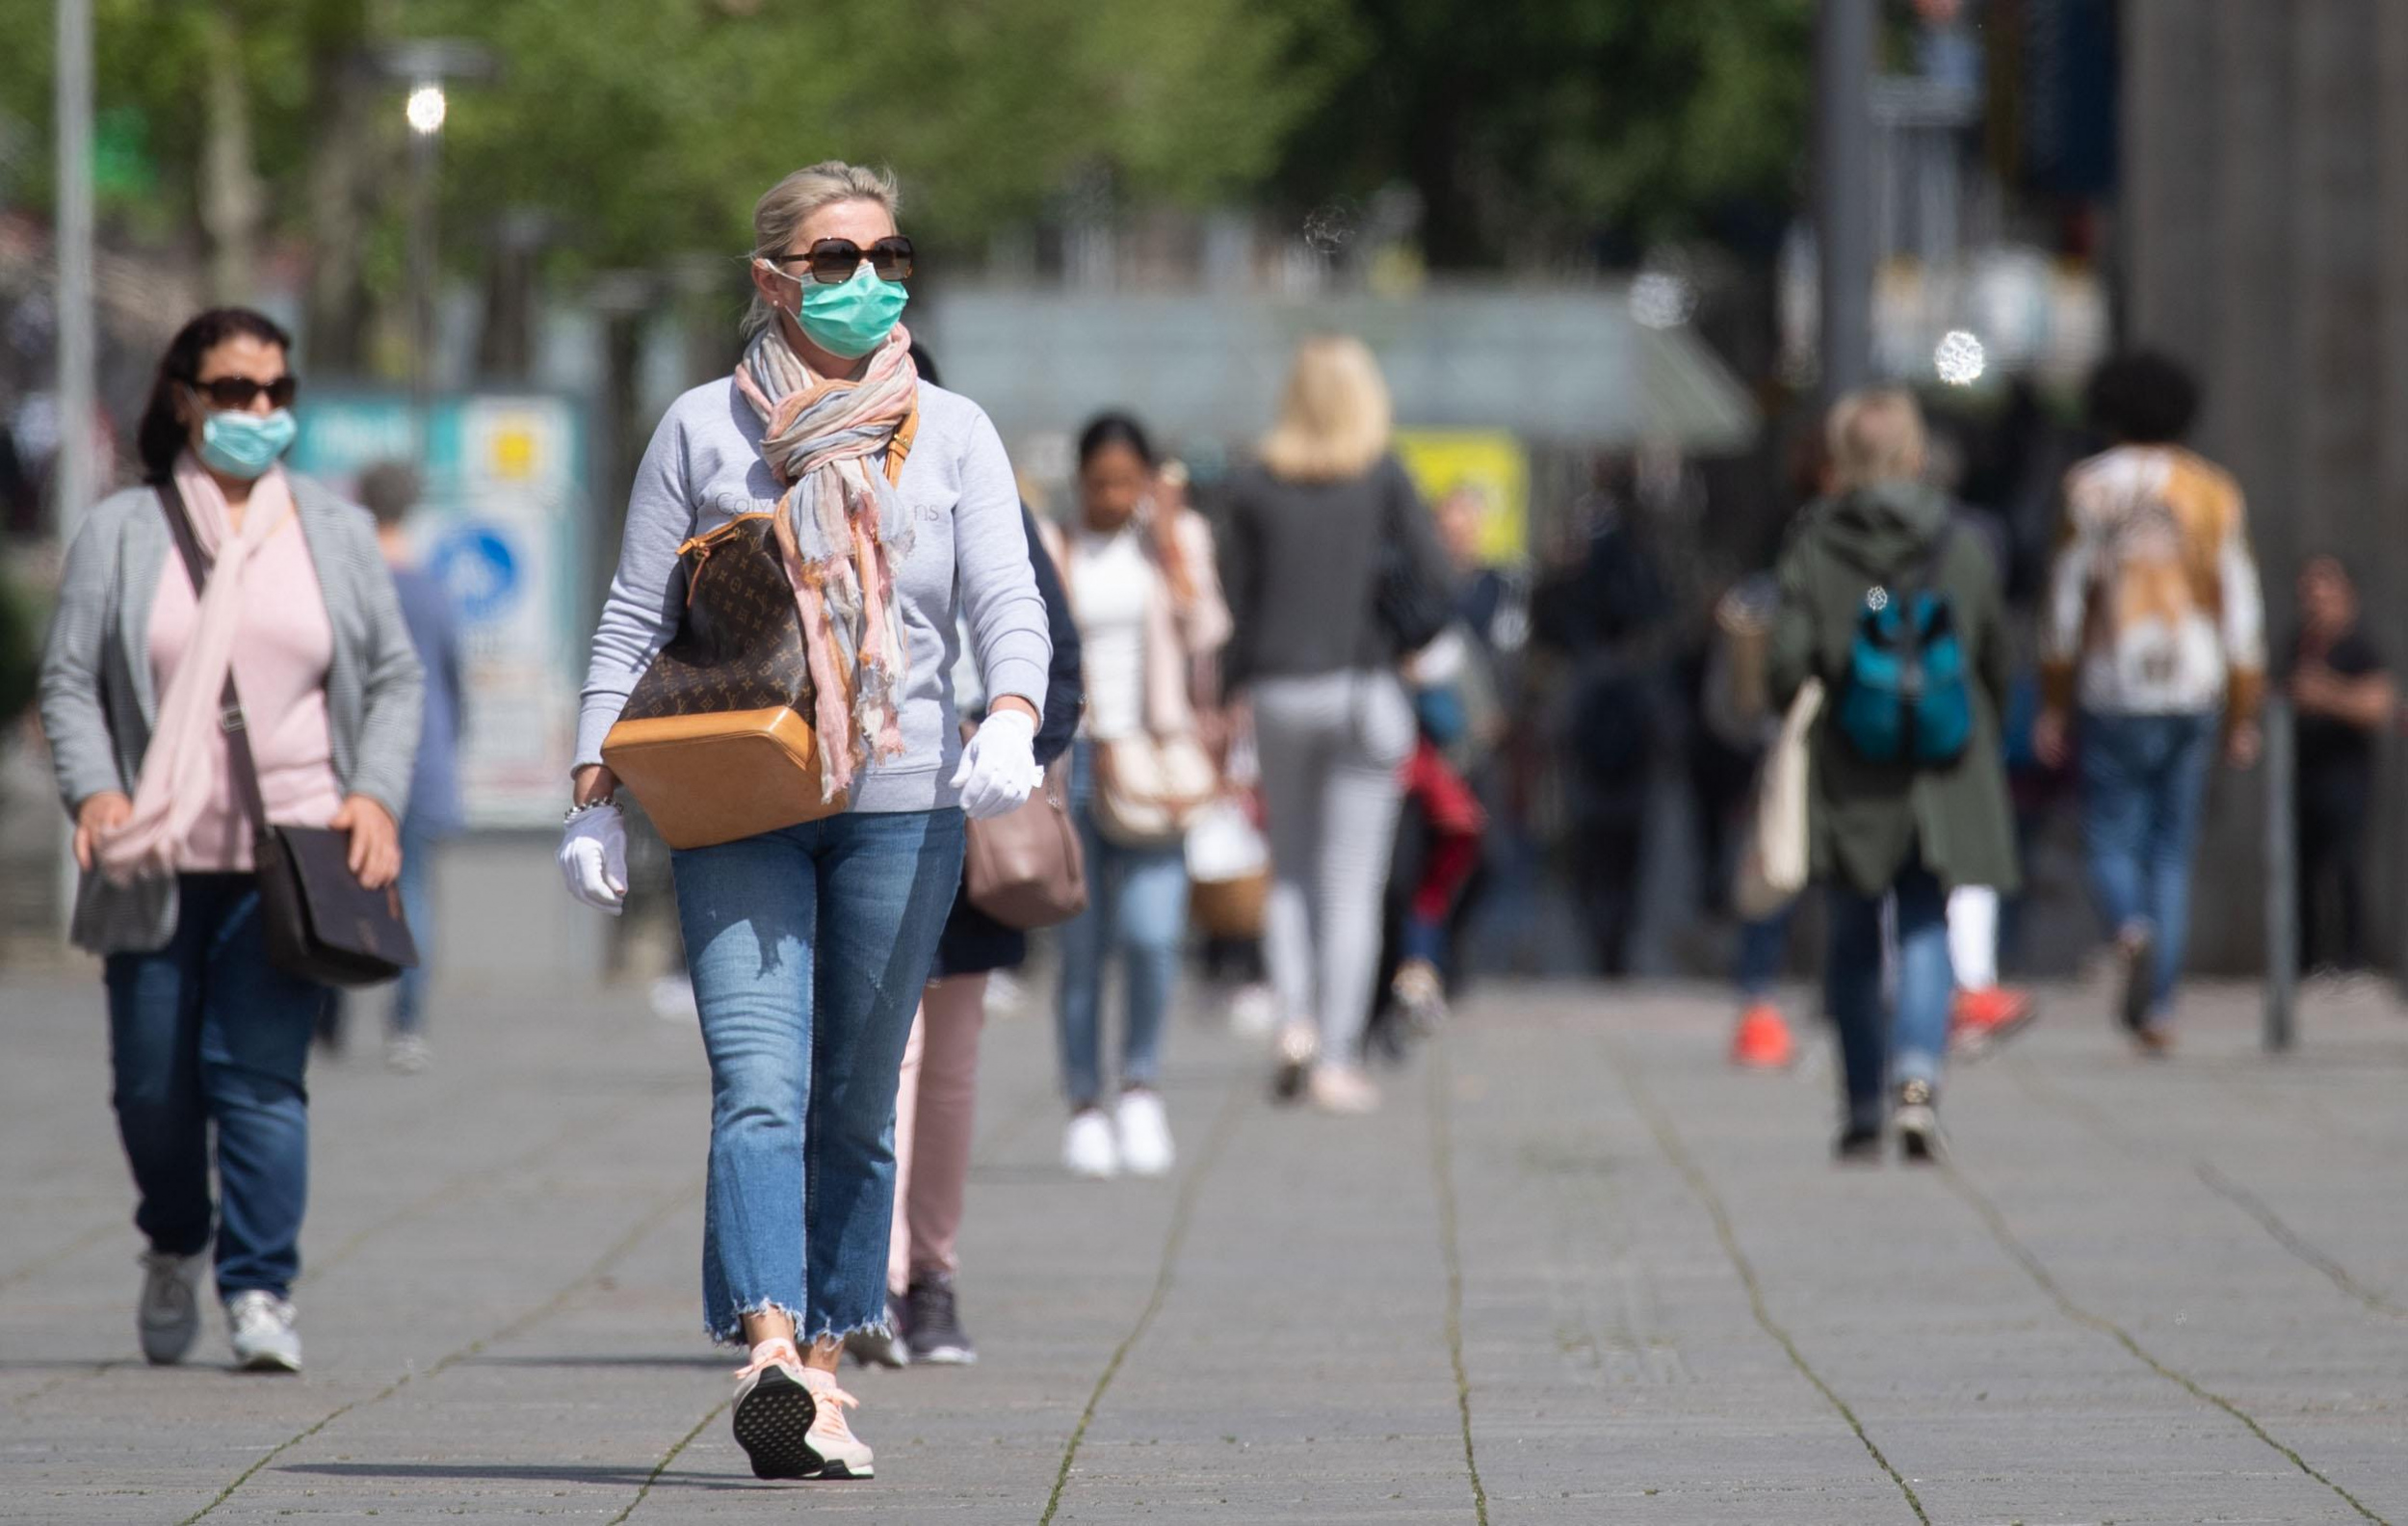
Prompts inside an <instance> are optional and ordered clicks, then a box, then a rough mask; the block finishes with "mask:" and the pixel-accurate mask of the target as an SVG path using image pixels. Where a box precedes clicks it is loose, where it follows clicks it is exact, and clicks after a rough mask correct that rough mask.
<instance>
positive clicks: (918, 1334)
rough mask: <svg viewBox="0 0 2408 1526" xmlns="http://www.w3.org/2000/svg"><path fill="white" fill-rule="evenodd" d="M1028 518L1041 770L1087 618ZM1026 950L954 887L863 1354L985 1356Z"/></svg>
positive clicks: (1073, 714) (924, 372)
mask: <svg viewBox="0 0 2408 1526" xmlns="http://www.w3.org/2000/svg"><path fill="white" fill-rule="evenodd" d="M911 354H912V362H913V363H914V364H915V365H917V366H918V367H919V370H920V380H922V381H926V382H927V383H929V385H930V386H936V385H940V384H941V383H940V382H939V381H937V376H936V365H935V362H934V360H932V359H931V358H930V357H929V355H928V353H927V351H925V350H923V349H922V348H920V347H919V346H917V345H914V346H913V347H912V352H911ZM1020 528H1021V532H1022V534H1023V536H1024V538H1025V539H1027V541H1028V545H1029V566H1030V570H1031V571H1032V572H1033V573H1034V575H1035V578H1036V590H1037V593H1038V595H1039V596H1040V597H1042V598H1043V599H1044V600H1045V621H1046V629H1047V632H1048V633H1049V634H1050V635H1051V637H1052V638H1053V644H1054V652H1053V657H1052V660H1051V662H1050V664H1049V667H1048V671H1047V674H1046V679H1045V716H1044V720H1043V721H1042V722H1041V723H1040V724H1038V726H1037V731H1036V744H1035V753H1036V763H1037V766H1038V767H1039V768H1044V767H1046V766H1048V765H1050V764H1051V763H1053V761H1054V760H1055V759H1056V758H1059V757H1060V756H1061V754H1062V753H1063V752H1065V751H1067V750H1069V748H1070V742H1071V738H1072V736H1073V734H1074V733H1075V732H1076V731H1077V729H1078V725H1079V712H1080V710H1081V709H1082V708H1083V707H1084V705H1085V704H1086V699H1085V697H1084V696H1083V695H1082V694H1081V692H1080V681H1079V668H1080V652H1079V628H1078V625H1077V623H1076V622H1075V621H1073V620H1072V619H1071V618H1070V601H1069V599H1068V597H1067V595H1065V594H1064V592H1062V586H1061V574H1060V569H1059V568H1057V567H1056V566H1055V564H1054V559H1053V557H1052V555H1051V554H1049V553H1048V551H1047V550H1046V547H1045V541H1044V538H1043V536H1042V535H1041V534H1040V533H1039V530H1038V527H1037V523H1036V520H1035V518H1034V516H1032V515H1031V514H1030V513H1029V511H1028V506H1027V505H1025V504H1023V505H1022V506H1021V510H1020ZM962 646H963V650H964V654H965V657H967V656H968V654H969V653H971V652H973V651H975V649H976V646H977V642H976V640H975V638H974V637H970V636H965V637H964V638H963V641H962ZM985 698H986V694H985V689H984V687H983V684H982V679H981V675H980V672H979V668H978V664H977V662H976V661H975V660H965V661H962V662H958V663H956V664H955V668H954V703H955V708H956V709H958V710H959V711H960V712H961V714H962V715H963V716H964V717H965V718H966V717H971V716H976V715H978V714H981V713H982V712H983V711H984V709H985ZM1028 955H1029V939H1028V934H1024V933H1022V932H1020V931H1019V930H1018V929H1016V928H1009V927H1006V926H1005V925H1004V924H1003V923H1001V922H998V921H996V920H995V919H994V918H993V917H991V916H989V915H987V914H986V913H985V912H983V911H982V910H980V909H979V908H977V907H975V906H973V905H971V903H970V896H969V891H968V887H967V884H966V882H965V884H964V886H963V888H962V889H960V890H957V891H955V895H954V908H953V911H952V913H951V914H950V915H949V916H948V917H947V918H946V920H945V931H944V933H943V934H942V935H941V936H940V937H939V938H938V940H937V945H936V966H935V969H934V970H933V971H932V972H931V973H930V975H929V983H928V985H927V987H924V988H923V989H922V990H921V992H920V1011H919V1013H918V1014H917V1015H916V1016H914V1017H913V1018H912V1019H911V1039H910V1040H909V1042H907V1043H905V1044H904V1046H903V1070H902V1074H901V1077H900V1079H899V1082H898V1084H897V1087H896V1091H895V1221H894V1231H893V1234H892V1235H891V1236H890V1237H889V1240H888V1248H887V1256H886V1312H887V1323H888V1325H889V1326H890V1327H891V1328H890V1329H883V1330H880V1329H868V1330H860V1331H856V1332H855V1333H854V1335H853V1336H852V1338H851V1339H850V1340H848V1341H847V1343H846V1344H847V1346H848V1347H849V1348H850V1349H851V1351H852V1353H853V1355H855V1356H857V1357H859V1358H860V1359H861V1360H863V1361H866V1362H875V1363H877V1364H878V1365H880V1366H885V1367H905V1366H909V1365H911V1364H913V1363H915V1362H916V1363H922V1364H926V1365H929V1366H940V1367H942V1366H967V1365H969V1364H970V1363H972V1362H975V1361H977V1360H978V1355H979V1354H978V1347H977V1346H976V1345H975V1344H973V1343H972V1341H971V1339H970V1332H969V1331H968V1329H965V1328H964V1327H963V1325H962V1323H961V1313H960V1308H959V1305H958V1303H957V1302H956V1300H955V1291H954V1277H955V1274H956V1273H957V1272H958V1271H959V1270H960V1258H959V1253H958V1250H957V1246H958V1241H959V1237H960V1230H961V1215H962V1200H963V1196H964V1189H965V1187H966V1185H967V1183H968V1181H969V1176H970V1144H971V1138H970V1136H971V1126H972V1122H973V1119H974V1118H975V1116H976V1111H977V1095H978V1073H979V1034H980V1032H981V1030H982V1029H983V1028H984V1026H985V1024H986V998H987V987H988V984H989V982H988V977H989V976H991V975H992V974H993V973H994V972H995V971H997V970H1007V969H1018V968H1019V967H1020V966H1021V964H1022V963H1024V962H1025V961H1026V960H1027V959H1028Z"/></svg>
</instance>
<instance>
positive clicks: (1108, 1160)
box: [1061, 1107, 1120, 1181]
mask: <svg viewBox="0 0 2408 1526" xmlns="http://www.w3.org/2000/svg"><path fill="white" fill-rule="evenodd" d="M1061 1164H1062V1169H1063V1170H1065V1171H1069V1172H1070V1174H1071V1175H1073V1176H1086V1177H1091V1178H1093V1179H1094V1180H1096V1181H1102V1180H1104V1179H1105V1178H1106V1177H1109V1176H1117V1175H1119V1174H1120V1146H1119V1145H1116V1144H1114V1143H1113V1141H1112V1121H1111V1119H1109V1118H1105V1117H1104V1110H1103V1109H1102V1108H1094V1107H1090V1108H1081V1109H1080V1110H1079V1111H1078V1112H1076V1113H1074V1114H1072V1115H1071V1116H1070V1129H1069V1132H1067V1133H1065V1134H1063V1135H1062V1137H1061Z"/></svg>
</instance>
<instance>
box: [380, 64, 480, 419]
mask: <svg viewBox="0 0 2408 1526" xmlns="http://www.w3.org/2000/svg"><path fill="white" fill-rule="evenodd" d="M377 68H378V70H379V72H380V73H381V74H383V75H384V77H385V78H387V79H391V80H397V81H400V82H401V83H402V84H404V85H406V86H407V87H408V88H409V96H408V99H407V100H406V102H405V103H404V105H403V108H402V115H403V117H404V118H405V119H406V120H407V121H408V123H409V394H410V406H411V413H412V416H413V417H414V419H415V423H416V428H417V429H418V430H420V431H421V432H422V433H423V431H424V430H425V429H426V427H427V407H428V403H429V401H430V399H431V397H432V392H433V388H434V378H433V367H434V345H435V297H436V287H437V285H438V284H439V281H440V276H439V274H438V272H437V271H436V268H435V197H434V190H435V182H434V175H435V168H436V155H437V153H438V151H439V150H440V148H441V145H442V136H443V124H444V122H445V120H446V119H447V118H450V116H451V106H452V103H451V96H450V94H449V93H448V92H447V91H446V89H445V86H446V84H447V83H448V82H451V81H455V80H488V79H491V78H493V76H494V74H495V73H496V72H497V70H496V68H495V66H494V60H493V55H492V54H491V53H489V52H487V51H486V50H485V49H484V48H483V47H480V46H478V45H477V44H476V43H473V42H463V41H458V40H456V39H449V38H416V39H411V40H409V41H406V42H397V43H395V44H393V45H392V46H391V47H388V48H384V49H382V50H380V52H379V53H378V55H377ZM423 443H424V441H423V438H422V440H421V444H422V445H423Z"/></svg>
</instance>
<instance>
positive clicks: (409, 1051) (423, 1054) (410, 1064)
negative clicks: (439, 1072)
mask: <svg viewBox="0 0 2408 1526" xmlns="http://www.w3.org/2000/svg"><path fill="white" fill-rule="evenodd" d="M384 1064H385V1068H387V1069H389V1070H391V1071H393V1072H394V1073H395V1074H397V1075H421V1074H423V1073H425V1071H426V1068H427V1066H431V1065H432V1064H434V1051H433V1050H432V1049H430V1048H428V1047H427V1040H425V1039H421V1038H419V1037H418V1036H417V1035H416V1034H396V1035H394V1036H393V1038H392V1039H389V1040H387V1042H386V1043H385V1046H384Z"/></svg>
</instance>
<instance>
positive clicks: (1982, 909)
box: [1949, 885, 1999, 991]
mask: <svg viewBox="0 0 2408 1526" xmlns="http://www.w3.org/2000/svg"><path fill="white" fill-rule="evenodd" d="M1949 963H1950V965H1951V966H1953V967H1954V969H1955V972H1956V988H1957V989H1958V990H1969V991H1982V990H1988V989H1989V988H1990V987H1993V986H1996V985H1997V984H1998V983H1999V893H1998V891H1996V890H1994V889H1992V888H1991V887H1990V886H1988V885H1958V886H1957V887H1956V888H1955V889H1953V890H1951V891H1950V892H1949Z"/></svg>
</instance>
